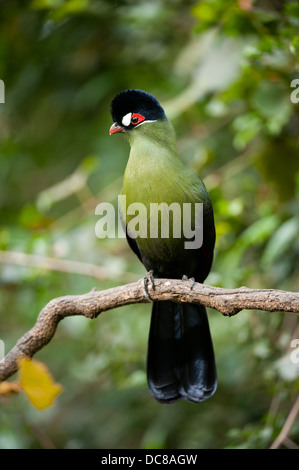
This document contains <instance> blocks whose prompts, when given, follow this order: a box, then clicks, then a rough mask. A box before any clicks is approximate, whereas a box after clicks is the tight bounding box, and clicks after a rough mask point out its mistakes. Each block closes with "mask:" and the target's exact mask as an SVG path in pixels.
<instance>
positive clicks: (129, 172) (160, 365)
mask: <svg viewBox="0 0 299 470" xmlns="http://www.w3.org/2000/svg"><path fill="white" fill-rule="evenodd" d="M111 114H112V118H113V121H114V123H113V124H112V126H111V127H110V134H116V133H123V134H124V135H125V136H126V137H127V139H128V141H129V144H130V147H131V151H130V156H129V160H128V163H127V167H126V171H125V175H124V180H123V189H122V194H123V195H124V196H126V197H125V198H122V199H125V200H126V205H125V207H124V206H122V207H121V208H120V212H121V214H120V215H121V220H122V223H123V226H124V228H125V231H126V236H127V240H128V243H129V245H130V247H131V249H132V250H133V251H134V252H135V254H136V255H137V256H138V257H139V259H140V261H141V262H142V263H143V264H144V266H145V268H146V269H147V271H151V272H152V273H153V276H154V277H156V278H173V279H186V277H187V278H194V279H195V281H197V282H201V283H202V282H204V280H205V279H206V277H207V276H208V274H209V272H210V269H211V265H212V261H213V250H214V245H215V227H214V216H213V209H212V204H211V201H210V198H209V195H208V192H207V190H206V188H205V186H204V184H203V182H202V181H201V179H200V178H199V176H198V175H197V174H196V173H194V172H193V171H192V170H191V169H190V168H188V167H187V166H186V165H185V164H183V162H182V161H181V160H180V158H179V155H178V152H177V147H176V138H175V133H174V130H173V127H172V125H171V124H170V122H169V121H168V120H167V118H166V116H165V113H164V110H163V108H162V107H161V106H160V104H159V102H158V101H157V100H156V98H154V97H153V96H152V95H150V94H149V93H146V92H144V91H141V90H135V89H132V90H126V91H123V92H121V93H119V94H118V95H117V96H116V97H115V98H114V99H113V101H112V103H111ZM128 207H131V208H132V207H133V209H134V208H135V209H136V208H137V210H138V208H139V207H142V208H143V211H141V210H140V214H141V213H142V214H143V218H141V219H140V218H139V219H138V221H139V224H137V225H139V226H138V227H137V228H136V230H135V231H133V230H130V223H132V222H134V217H135V216H136V212H135V213H134V210H133V211H131V212H130V213H128V211H127V208H128ZM153 207H158V208H159V209H160V208H161V212H159V213H158V215H159V217H158V218H157V217H155V218H153V216H152V215H151V214H153V212H152V208H153ZM165 208H166V209H167V208H168V209H167V210H168V212H167V210H166V209H165ZM186 208H188V211H187V212H186V211H185V209H186ZM170 209H171V210H170ZM165 210H166V212H167V215H168V216H169V217H168V219H167V220H168V226H167V227H166V228H165V227H164V226H162V225H163V224H164V223H165V221H167V220H166V219H165V217H164V216H165V213H166V212H165ZM200 210H201V212H200ZM163 211H164V212H163ZM178 214H179V217H180V220H179V223H178V222H177V220H175V218H176V217H177V216H178ZM188 214H189V215H188ZM198 214H201V217H200V216H198V217H197V215H198ZM188 217H189V218H188ZM188 220H189V222H190V223H189V225H190V227H189V231H187V234H186V230H185V229H186V227H187V226H188V224H187V222H188ZM154 223H156V224H157V223H158V227H155V226H153V225H154ZM163 230H164V232H163ZM133 232H134V233H133ZM190 234H192V236H193V235H194V240H197V243H193V244H192V243H190V236H191V235H190ZM188 242H189V244H188ZM190 285H191V284H190ZM147 377H148V384H149V388H150V390H151V393H152V395H153V396H154V397H155V398H156V399H157V400H158V401H159V402H162V403H171V402H173V401H175V400H178V399H179V398H183V399H185V400H188V401H191V402H201V401H203V400H206V399H207V398H209V397H211V396H212V395H213V393H214V392H215V390H216V387H217V377H216V367H215V359H214V352H213V345H212V340H211V335H210V329H209V324H208V319H207V313H206V310H205V308H204V306H202V305H195V304H187V303H175V302H170V301H160V302H153V307H152V317H151V325H150V332H149V341H148V356H147Z"/></svg>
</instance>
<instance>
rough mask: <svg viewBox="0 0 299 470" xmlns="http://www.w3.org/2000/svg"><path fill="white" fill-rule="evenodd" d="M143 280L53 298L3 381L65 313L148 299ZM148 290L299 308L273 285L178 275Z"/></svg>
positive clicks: (205, 300)
mask: <svg viewBox="0 0 299 470" xmlns="http://www.w3.org/2000/svg"><path fill="white" fill-rule="evenodd" d="M143 281H144V280H143V279H142V280H139V281H137V282H133V283H131V284H126V285H123V286H119V287H113V288H111V289H107V290H104V291H97V290H96V289H93V290H92V291H91V292H89V293H87V294H82V295H67V296H64V297H58V298H56V299H53V300H51V301H50V302H49V303H48V304H47V305H46V306H45V307H44V308H43V309H42V311H41V312H40V314H39V316H38V318H37V321H36V323H35V325H34V326H33V328H31V330H29V331H28V332H27V333H25V334H24V336H22V338H20V339H19V340H18V342H17V343H16V345H15V346H14V348H13V349H12V350H11V351H10V352H9V353H8V354H7V355H6V356H5V358H4V359H3V360H2V361H1V362H0V381H2V380H6V379H7V378H8V377H10V376H11V375H13V374H14V373H15V372H16V371H17V362H18V359H19V358H20V357H23V356H27V357H32V356H33V355H34V354H35V353H36V352H37V351H38V350H40V349H41V348H43V347H44V346H45V345H46V344H47V343H48V342H49V341H50V340H51V339H52V338H53V336H54V334H55V331H56V328H57V325H58V323H59V322H60V321H61V320H62V319H63V318H66V317H70V316H73V315H83V316H85V317H87V318H96V317H97V316H98V315H99V314H100V313H101V312H104V311H106V310H111V309H113V308H116V307H121V306H123V305H128V304H134V303H146V302H148V300H147V298H146V295H145V292H144V282H143ZM148 294H149V296H150V298H151V300H152V301H154V300H160V301H163V300H172V301H173V302H188V303H195V304H202V305H205V306H206V307H211V308H213V309H216V310H218V311H219V312H221V313H222V314H223V315H227V316H232V315H235V314H236V313H238V312H240V311H241V310H243V309H257V310H266V311H269V312H274V311H282V312H299V293H298V292H287V291H281V290H274V289H248V288H247V287H240V288H239V289H223V288H220V287H211V286H208V285H204V284H199V283H193V282H192V281H191V280H190V281H181V280H176V279H155V283H154V288H153V286H151V284H149V285H148Z"/></svg>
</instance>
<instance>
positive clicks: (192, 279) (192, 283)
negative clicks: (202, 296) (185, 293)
mask: <svg viewBox="0 0 299 470" xmlns="http://www.w3.org/2000/svg"><path fill="white" fill-rule="evenodd" d="M182 281H191V286H190V290H192V289H193V287H194V284H195V279H194V277H190V278H189V277H188V276H186V275H185V274H184V276H183V277H182Z"/></svg>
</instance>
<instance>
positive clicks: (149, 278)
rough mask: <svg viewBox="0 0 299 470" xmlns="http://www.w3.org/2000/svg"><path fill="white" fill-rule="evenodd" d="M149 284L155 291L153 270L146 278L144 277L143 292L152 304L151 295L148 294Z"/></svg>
mask: <svg viewBox="0 0 299 470" xmlns="http://www.w3.org/2000/svg"><path fill="white" fill-rule="evenodd" d="M149 283H150V284H151V286H152V289H153V290H155V283H154V271H153V270H150V271H149V272H148V273H147V274H146V276H144V278H143V279H142V291H143V295H144V297H145V298H146V300H148V302H152V299H151V298H150V296H149V293H148V290H147V286H148V284H149Z"/></svg>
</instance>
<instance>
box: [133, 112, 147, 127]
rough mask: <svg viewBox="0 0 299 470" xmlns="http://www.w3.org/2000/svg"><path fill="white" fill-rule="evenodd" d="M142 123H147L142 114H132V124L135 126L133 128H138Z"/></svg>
mask: <svg viewBox="0 0 299 470" xmlns="http://www.w3.org/2000/svg"><path fill="white" fill-rule="evenodd" d="M142 121H145V117H144V116H142V114H137V113H133V114H132V116H131V124H133V126H137V124H140V123H141V122H142Z"/></svg>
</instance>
